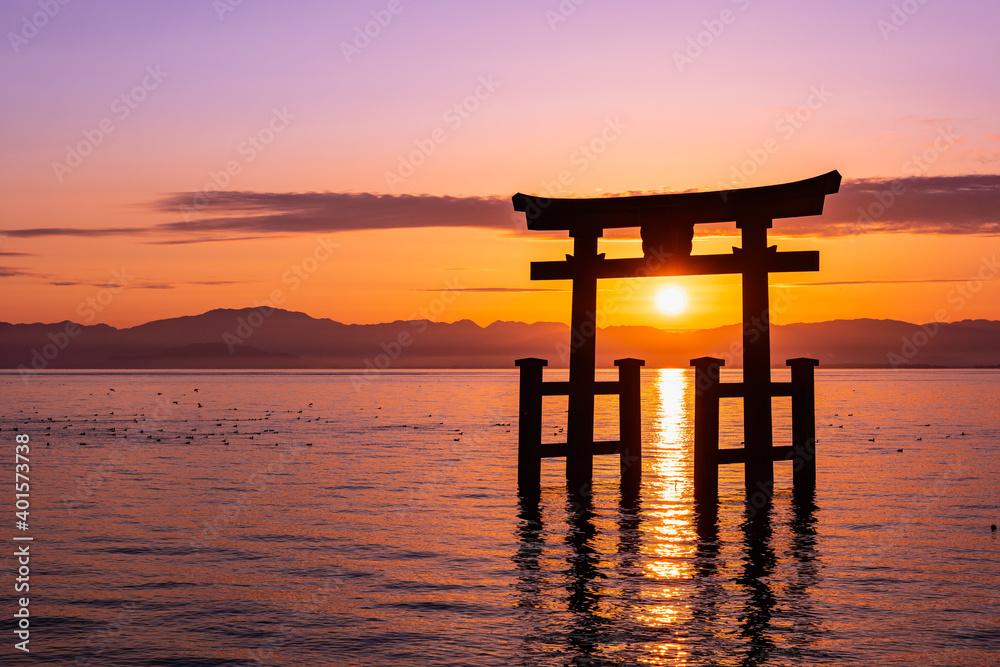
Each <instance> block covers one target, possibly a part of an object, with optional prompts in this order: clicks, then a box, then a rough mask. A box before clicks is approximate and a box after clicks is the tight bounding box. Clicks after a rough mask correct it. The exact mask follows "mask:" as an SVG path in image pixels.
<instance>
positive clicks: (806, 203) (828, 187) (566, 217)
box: [512, 170, 841, 236]
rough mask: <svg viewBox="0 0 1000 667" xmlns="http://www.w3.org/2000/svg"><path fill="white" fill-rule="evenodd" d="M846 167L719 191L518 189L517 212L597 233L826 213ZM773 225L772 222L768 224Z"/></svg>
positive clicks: (532, 224)
mask: <svg viewBox="0 0 1000 667" xmlns="http://www.w3.org/2000/svg"><path fill="white" fill-rule="evenodd" d="M840 178H841V177H840V172H838V171H836V170H834V171H831V172H829V173H826V174H823V175H821V176H815V177H813V178H807V179H805V180H802V181H795V182H794V183H781V184H779V185H766V186H763V187H756V188H742V189H737V190H717V191H715V192H680V193H671V194H662V195H639V196H634V197H596V198H588V199H553V198H548V197H536V196H533V195H525V194H521V193H517V194H516V195H514V196H513V197H512V200H513V202H514V210H515V211H523V212H524V213H525V214H526V218H527V223H528V229H530V230H536V231H543V230H545V231H551V230H560V229H565V230H568V231H569V232H570V235H571V236H573V235H575V234H576V233H595V232H596V233H597V235H598V236H600V235H601V234H600V231H601V230H603V229H610V228H613V227H640V226H648V225H651V224H652V225H660V224H662V225H678V224H683V225H695V224H701V223H707V222H730V221H737V222H744V221H746V222H751V221H761V222H763V221H765V220H766V221H770V220H773V219H774V218H797V217H800V216H807V215H819V214H820V213H822V212H823V201H824V198H825V197H826V195H830V194H834V193H835V192H837V191H838V190H840ZM768 226H770V225H768Z"/></svg>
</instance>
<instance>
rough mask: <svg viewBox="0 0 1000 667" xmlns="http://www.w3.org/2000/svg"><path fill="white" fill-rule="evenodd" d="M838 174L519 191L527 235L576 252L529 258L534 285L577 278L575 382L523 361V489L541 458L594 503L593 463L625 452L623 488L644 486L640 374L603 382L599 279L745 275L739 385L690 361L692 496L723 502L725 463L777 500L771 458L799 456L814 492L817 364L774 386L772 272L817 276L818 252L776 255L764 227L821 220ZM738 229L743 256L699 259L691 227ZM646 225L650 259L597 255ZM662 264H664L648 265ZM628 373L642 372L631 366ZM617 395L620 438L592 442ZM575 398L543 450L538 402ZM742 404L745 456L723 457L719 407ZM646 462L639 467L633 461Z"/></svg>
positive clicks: (795, 363)
mask: <svg viewBox="0 0 1000 667" xmlns="http://www.w3.org/2000/svg"><path fill="white" fill-rule="evenodd" d="M840 180H841V177H840V174H839V173H838V172H837V171H831V172H829V173H827V174H823V175H822V176H816V177H815V178H810V179H806V180H803V181H797V182H794V183H784V184H781V185H771V186H766V187H757V188H744V189H739V190H720V191H716V192H690V193H687V192H686V193H678V194H663V195H646V196H636V197H603V198H592V199H552V198H546V197H535V196H531V195H524V194H521V193H518V194H516V195H514V197H513V198H512V199H513V203H514V209H515V210H516V211H523V212H524V213H525V214H526V218H527V226H528V229H529V230H536V231H555V230H566V231H568V232H569V235H570V236H571V237H572V238H573V254H572V255H567V256H566V259H565V261H553V262H532V263H531V279H532V280H572V281H573V297H572V314H571V345H570V362H569V382H568V383H552V382H550V383H542V380H541V378H542V366H545V365H547V362H546V361H545V360H542V359H534V358H529V359H519V360H518V361H517V365H518V366H520V367H521V416H520V419H521V421H520V424H519V431H520V435H519V438H518V443H519V445H518V449H519V455H518V483H519V486H520V487H521V489H522V491H527V492H532V491H537V488H538V482H539V471H540V467H539V466H540V459H541V458H544V457H546V456H563V455H565V457H566V481H567V485H568V487H569V488H570V489H571V490H573V491H574V492H576V493H584V494H587V495H589V488H590V482H591V479H592V474H593V455H594V454H604V453H619V454H620V455H621V459H622V481H623V483H626V482H627V483H629V484H630V485H632V486H635V485H637V483H638V480H639V471H640V470H641V442H640V436H639V415H640V410H639V405H638V400H639V398H638V383H639V371H638V367H639V366H641V365H642V364H643V362H642V361H640V360H625V359H622V360H618V361H616V362H615V364H616V365H618V366H620V367H621V370H620V372H621V379H620V381H619V382H611V383H597V382H595V377H594V374H595V370H596V369H595V364H596V358H595V356H596V355H595V353H596V347H595V334H596V331H597V322H596V313H597V281H598V279H601V278H628V277H639V276H682V275H707V274H724V273H739V274H742V276H743V382H741V383H720V382H719V366H721V365H723V361H722V360H721V359H712V358H709V357H706V358H701V359H694V360H692V365H694V366H695V368H696V403H695V496H696V497H698V498H704V499H710V498H712V497H715V496H716V495H717V488H718V475H717V473H718V468H717V466H718V465H719V464H724V463H737V462H742V463H744V464H745V468H744V469H745V482H746V490H747V493H748V495H749V494H751V493H756V492H760V491H762V490H763V491H765V492H766V493H768V494H770V493H771V489H772V487H773V481H774V472H773V461H774V460H781V459H786V458H792V459H793V460H794V462H795V489H796V492H799V491H811V490H812V488H813V487H814V486H815V455H814V446H815V416H814V407H813V368H814V367H815V366H816V365H817V364H818V362H817V361H816V360H814V359H790V360H789V361H788V365H789V366H792V382H790V383H772V382H771V338H770V333H769V329H770V312H769V308H768V293H767V290H768V274H769V273H775V272H787V271H818V270H819V252H818V251H795V252H778V251H777V247H776V246H771V247H768V244H767V230H768V228H769V227H771V221H772V220H773V219H775V218H793V217H800V216H808V215H819V214H821V213H822V212H823V204H824V201H825V197H826V195H828V194H834V193H836V192H837V191H838V190H839V189H840ZM730 221H735V222H736V227H737V228H739V229H740V230H741V232H742V240H743V246H742V248H733V252H732V253H730V254H719V255H692V254H691V247H692V238H693V236H694V226H695V225H696V224H702V223H714V222H730ZM621 227H639V228H640V230H641V236H642V247H643V255H644V257H640V258H629V259H607V258H605V256H604V254H603V253H601V254H598V252H597V239H599V238H600V237H601V236H603V235H604V230H605V229H611V228H621ZM654 258H662V261H660V262H655V263H654V262H653V261H651V260H652V259H654ZM631 369H634V371H633V370H631ZM595 393H605V394H607V393H611V394H619V395H620V408H621V412H620V414H621V420H622V423H621V426H620V428H621V433H622V436H621V439H620V440H619V441H615V442H608V443H596V444H595V443H594V395H595ZM558 394H563V395H568V396H569V417H568V423H567V429H566V431H567V438H566V439H567V442H566V444H565V445H548V446H547V447H548V448H549V451H546V446H543V445H542V444H541V431H540V429H541V397H542V396H543V395H558ZM734 396H735V397H742V398H743V422H744V424H743V428H744V441H745V446H744V449H742V450H741V449H733V448H728V449H721V450H720V449H718V440H719V436H718V399H719V398H720V397H734ZM772 396H792V399H793V405H792V412H793V425H792V431H793V435H792V440H793V443H792V446H791V447H773V446H772V445H773V443H772V433H771V429H772V425H771V397H772ZM637 456H638V457H640V462H639V464H638V465H637V464H636V462H635V461H634V459H635V458H636V457H637Z"/></svg>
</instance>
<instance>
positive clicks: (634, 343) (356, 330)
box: [0, 308, 1000, 369]
mask: <svg viewBox="0 0 1000 667" xmlns="http://www.w3.org/2000/svg"><path fill="white" fill-rule="evenodd" d="M998 340H1000V322H997V321H992V320H964V321H962V322H953V323H948V324H925V325H916V324H909V323H906V322H899V321H895V320H871V319H859V320H836V321H832V322H819V323H814V324H791V325H786V326H772V330H771V349H772V353H771V359H772V362H773V364H774V365H775V366H783V365H784V360H785V359H787V358H791V357H800V356H806V357H814V358H816V359H819V360H820V364H821V365H822V366H823V367H827V368H829V367H875V368H884V367H892V366H896V367H901V366H945V367H973V366H998V365H1000V345H997V341H998ZM739 341H740V327H739V325H735V324H734V325H731V326H725V327H719V328H715V329H703V330H691V331H680V332H676V331H669V330H664V329H657V328H654V327H644V326H616V327H609V328H606V329H602V330H601V332H600V333H599V335H598V336H597V356H598V366H601V367H612V362H613V360H614V359H616V358H620V357H639V358H641V359H645V360H646V365H647V367H678V368H688V367H689V360H690V359H692V358H694V357H701V356H717V357H722V358H724V359H726V360H727V367H729V368H732V367H739V365H740V357H741V355H740V348H739ZM568 345H569V328H568V327H567V326H566V325H564V324H559V323H553V322H538V323H534V324H526V323H523V322H494V323H493V324H490V325H489V326H486V327H480V326H479V325H477V324H475V323H474V322H471V321H469V320H460V321H458V322H453V323H439V322H429V321H427V320H413V321H404V320H398V321H395V322H389V323H385V324H342V323H340V322H335V321H333V320H330V319H316V318H313V317H310V316H309V315H306V314H305V313H299V312H292V311H287V310H270V311H262V310H259V309H254V308H244V309H240V310H232V309H217V310H212V311H209V312H207V313H203V314H201V315H192V316H186V317H177V318H171V319H165V320H157V321H154V322H148V323H146V324H142V325H139V326H136V327H131V328H126V329H116V328H114V327H110V326H107V325H105V324H96V325H91V326H82V325H77V324H73V323H71V322H59V323H55V324H7V323H0V368H18V367H24V368H27V369H31V368H76V369H79V368H367V369H381V368H512V367H513V362H514V359H516V358H518V357H527V356H532V357H542V358H544V359H548V360H549V365H550V367H554V368H559V367H565V366H566V365H567V362H568V355H569V348H568Z"/></svg>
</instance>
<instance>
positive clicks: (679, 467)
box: [638, 368, 697, 664]
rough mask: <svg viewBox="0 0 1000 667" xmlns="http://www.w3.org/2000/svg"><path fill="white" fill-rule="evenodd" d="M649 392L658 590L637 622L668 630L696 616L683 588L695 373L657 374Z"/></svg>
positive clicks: (647, 548) (648, 507) (692, 546)
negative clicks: (692, 378) (691, 414)
mask: <svg viewBox="0 0 1000 667" xmlns="http://www.w3.org/2000/svg"><path fill="white" fill-rule="evenodd" d="M650 389H651V392H652V396H651V398H652V400H650V401H649V402H648V403H647V404H646V405H647V408H646V410H647V414H646V415H644V417H645V419H644V421H645V422H646V423H647V424H649V429H650V431H649V433H648V435H647V436H646V442H647V443H648V444H647V445H646V447H645V452H644V455H645V458H646V462H645V465H646V470H644V471H643V472H644V486H645V489H644V491H645V493H644V499H643V505H644V510H645V512H644V514H645V515H646V516H647V517H648V521H647V522H646V523H645V525H644V532H645V533H646V536H647V539H646V540H644V543H643V544H644V552H645V555H646V558H645V559H644V560H645V567H644V569H645V574H646V577H647V578H648V579H650V580H653V581H656V582H658V584H657V585H656V586H653V587H650V588H648V589H647V590H646V595H648V596H649V597H651V598H653V599H652V600H649V602H651V604H648V605H646V606H644V608H643V611H642V613H641V614H639V615H638V620H639V621H640V622H641V623H643V624H644V625H646V626H647V627H650V628H664V627H669V626H673V625H675V624H677V623H678V622H681V623H683V622H684V621H686V620H687V619H688V617H689V616H690V614H691V608H690V604H689V603H687V601H686V599H685V598H686V595H685V593H684V591H685V589H686V587H684V586H679V585H678V584H679V583H681V582H683V581H685V580H687V579H690V578H691V577H692V575H693V565H692V561H693V558H694V555H695V550H696V548H697V534H696V532H695V528H694V516H693V509H692V497H693V493H692V482H691V465H692V460H693V459H692V452H693V444H692V443H693V440H692V437H693V432H692V423H693V420H692V419H691V416H690V414H689V411H690V409H691V405H692V401H693V397H692V396H691V391H692V382H691V378H690V371H686V370H682V369H672V368H663V369H658V370H657V371H656V376H655V378H654V384H653V386H652V387H651V388H650ZM679 653H682V652H680V651H677V652H674V660H673V661H672V663H671V664H684V663H683V661H682V662H677V657H678V654H679Z"/></svg>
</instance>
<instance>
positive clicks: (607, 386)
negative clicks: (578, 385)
mask: <svg viewBox="0 0 1000 667" xmlns="http://www.w3.org/2000/svg"><path fill="white" fill-rule="evenodd" d="M594 393H595V394H620V393H621V383H620V382H618V380H606V381H605V380H602V381H599V382H594ZM542 396H569V382H543V383H542Z"/></svg>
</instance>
